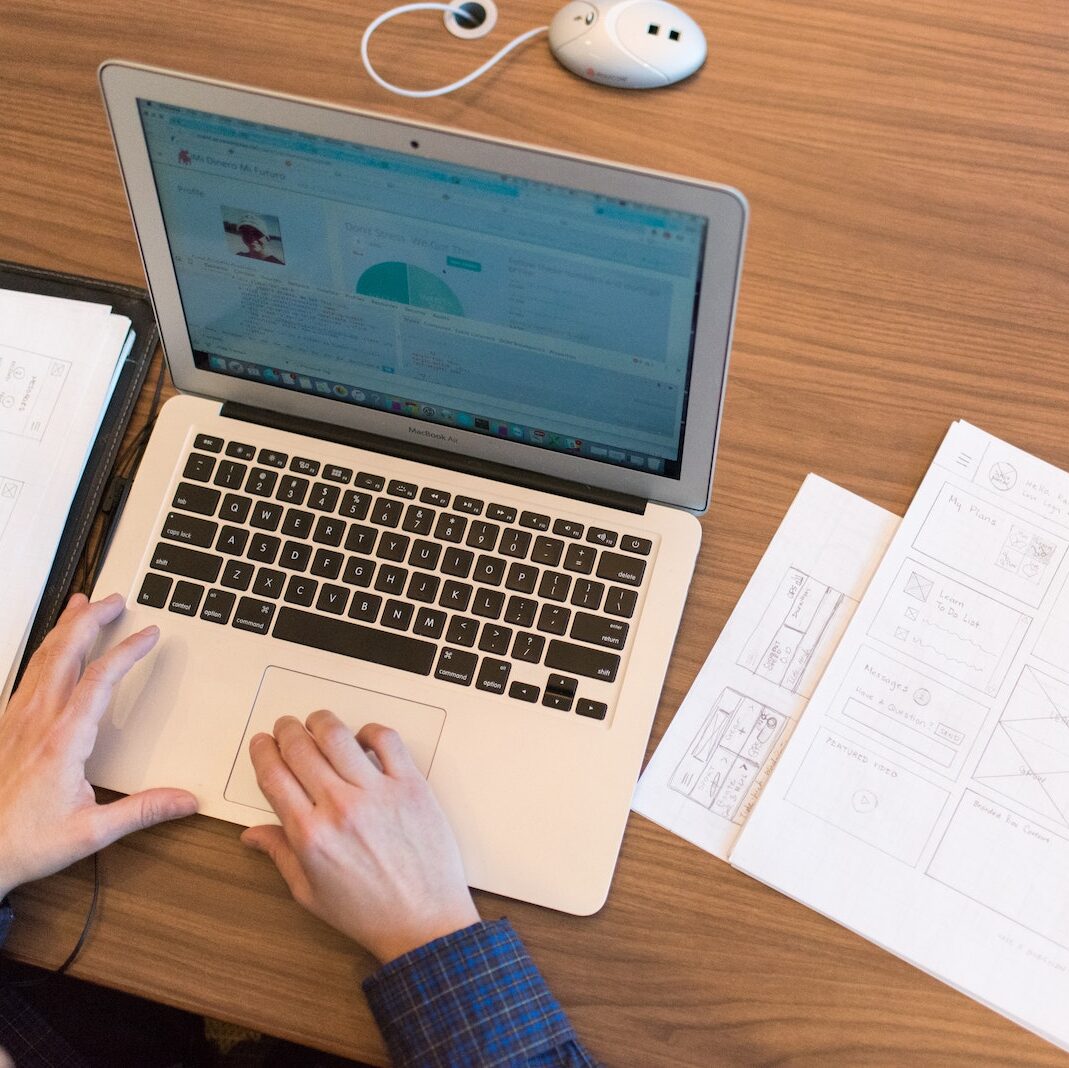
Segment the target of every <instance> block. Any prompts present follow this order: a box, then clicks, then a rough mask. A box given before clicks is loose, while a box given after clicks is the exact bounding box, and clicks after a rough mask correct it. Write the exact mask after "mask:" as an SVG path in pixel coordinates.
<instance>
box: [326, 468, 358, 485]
mask: <svg viewBox="0 0 1069 1068" xmlns="http://www.w3.org/2000/svg"><path fill="white" fill-rule="evenodd" d="M323 477H324V478H325V479H328V480H329V481H330V482H340V483H341V484H342V485H343V486H347V485H349V483H350V482H352V480H353V469H352V468H351V467H338V466H337V464H327V466H326V467H324V468H323Z"/></svg>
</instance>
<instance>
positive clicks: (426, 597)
mask: <svg viewBox="0 0 1069 1068" xmlns="http://www.w3.org/2000/svg"><path fill="white" fill-rule="evenodd" d="M441 582H442V580H441V579H440V578H439V577H438V576H437V575H428V574H426V573H425V572H422V571H416V572H414V573H413V575H412V578H411V579H409V581H408V594H407V596H408V597H409V598H410V599H411V600H413V601H422V602H423V603H424V604H434V598H435V597H437V596H438V587H439V586H440V585H441Z"/></svg>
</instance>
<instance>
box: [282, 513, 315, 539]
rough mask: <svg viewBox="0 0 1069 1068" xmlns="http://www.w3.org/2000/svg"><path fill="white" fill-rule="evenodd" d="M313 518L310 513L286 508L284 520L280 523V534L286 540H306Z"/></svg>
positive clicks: (310, 530) (310, 531)
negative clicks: (284, 536)
mask: <svg viewBox="0 0 1069 1068" xmlns="http://www.w3.org/2000/svg"><path fill="white" fill-rule="evenodd" d="M314 519H315V516H314V515H313V514H312V513H311V512H303V511H301V509H300V508H287V509H286V518H285V519H284V520H283V521H282V533H283V534H285V535H286V537H287V538H307V537H308V535H309V534H311V533H312V521H313V520H314Z"/></svg>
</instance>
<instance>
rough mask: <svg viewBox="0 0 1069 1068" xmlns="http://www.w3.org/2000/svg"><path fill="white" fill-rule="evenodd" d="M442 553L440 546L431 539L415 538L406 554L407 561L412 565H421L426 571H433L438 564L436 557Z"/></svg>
mask: <svg viewBox="0 0 1069 1068" xmlns="http://www.w3.org/2000/svg"><path fill="white" fill-rule="evenodd" d="M441 555H442V547H441V546H440V545H438V544H437V543H436V542H433V541H423V539H422V538H417V539H416V540H415V541H414V542H413V543H412V551H411V552H410V553H409V554H408V562H409V563H410V564H411V565H412V566H413V567H422V568H424V569H425V570H427V571H433V570H434V569H435V568H436V567H437V566H438V558H439V557H440V556H441Z"/></svg>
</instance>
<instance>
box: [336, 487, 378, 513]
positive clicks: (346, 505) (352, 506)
mask: <svg viewBox="0 0 1069 1068" xmlns="http://www.w3.org/2000/svg"><path fill="white" fill-rule="evenodd" d="M370 507H371V498H370V497H369V496H368V495H367V494H366V493H357V492H356V490H346V491H345V493H344V494H343V495H342V499H341V507H340V508H339V509H338V514H339V515H341V516H344V517H345V518H346V519H363V518H364V517H365V516H366V515H367V510H368V509H369V508H370Z"/></svg>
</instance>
